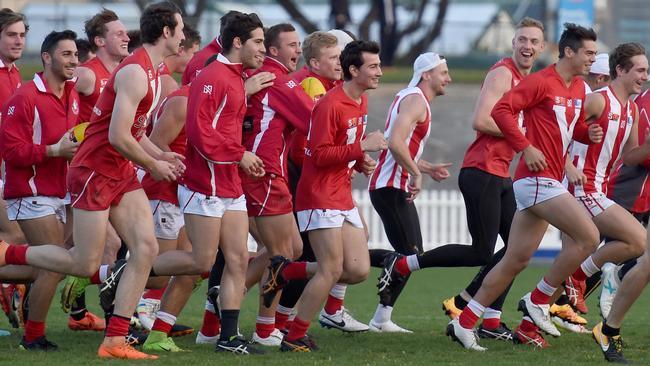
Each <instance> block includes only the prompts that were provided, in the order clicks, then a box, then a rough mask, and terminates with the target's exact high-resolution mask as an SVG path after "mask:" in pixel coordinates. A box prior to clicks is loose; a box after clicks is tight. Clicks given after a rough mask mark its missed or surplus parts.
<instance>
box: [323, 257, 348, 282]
mask: <svg viewBox="0 0 650 366" xmlns="http://www.w3.org/2000/svg"><path fill="white" fill-rule="evenodd" d="M319 268H320V269H321V274H322V275H323V277H325V278H326V280H327V281H329V282H332V283H334V282H336V281H338V280H339V278H341V275H342V274H343V263H340V262H330V263H327V264H325V265H323V264H322V263H319Z"/></svg>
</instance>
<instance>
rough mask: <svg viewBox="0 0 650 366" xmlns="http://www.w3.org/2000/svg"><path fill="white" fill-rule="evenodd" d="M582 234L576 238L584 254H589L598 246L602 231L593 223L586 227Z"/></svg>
mask: <svg viewBox="0 0 650 366" xmlns="http://www.w3.org/2000/svg"><path fill="white" fill-rule="evenodd" d="M581 234H582V235H581V236H580V238H578V239H577V240H576V244H577V246H578V249H579V250H580V251H581V252H582V254H583V255H584V256H588V255H590V254H591V253H593V252H594V251H595V250H596V248H598V244H599V243H600V233H599V232H598V229H597V228H596V226H595V225H591V227H586V228H585V230H584V232H583V233H581Z"/></svg>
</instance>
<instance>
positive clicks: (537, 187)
mask: <svg viewBox="0 0 650 366" xmlns="http://www.w3.org/2000/svg"><path fill="white" fill-rule="evenodd" d="M538 195H539V179H537V177H535V199H533V204H532V205H530V207H532V206H535V205H536V204H537V196H538Z"/></svg>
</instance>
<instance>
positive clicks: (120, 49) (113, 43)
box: [98, 20, 129, 59]
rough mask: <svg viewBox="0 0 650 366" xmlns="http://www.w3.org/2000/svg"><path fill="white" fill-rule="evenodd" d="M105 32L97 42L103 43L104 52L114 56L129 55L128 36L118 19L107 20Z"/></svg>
mask: <svg viewBox="0 0 650 366" xmlns="http://www.w3.org/2000/svg"><path fill="white" fill-rule="evenodd" d="M105 27H106V33H105V34H104V37H98V38H100V39H101V40H100V41H99V44H100V45H101V44H104V45H105V47H106V52H107V53H108V54H109V55H111V56H113V57H115V58H118V59H119V58H124V57H126V56H128V55H129V36H128V35H127V30H126V27H125V26H124V24H122V22H121V21H119V20H114V21H112V22H108V23H106V25H105Z"/></svg>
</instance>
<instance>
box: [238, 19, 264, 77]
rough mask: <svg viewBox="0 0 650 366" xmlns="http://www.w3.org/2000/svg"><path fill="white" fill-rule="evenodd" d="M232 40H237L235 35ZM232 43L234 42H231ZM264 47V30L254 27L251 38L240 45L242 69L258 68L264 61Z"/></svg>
mask: <svg viewBox="0 0 650 366" xmlns="http://www.w3.org/2000/svg"><path fill="white" fill-rule="evenodd" d="M234 42H237V43H238V42H239V38H238V37H236V38H235V40H234ZM233 44H234V43H233ZM265 55H266V47H264V30H262V28H255V29H254V30H252V31H251V38H249V39H248V40H246V42H244V44H243V45H241V50H240V58H241V63H242V66H243V67H244V69H258V68H259V67H260V66H262V64H263V63H264V57H265Z"/></svg>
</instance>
